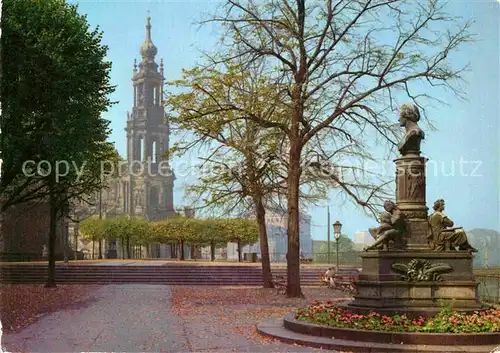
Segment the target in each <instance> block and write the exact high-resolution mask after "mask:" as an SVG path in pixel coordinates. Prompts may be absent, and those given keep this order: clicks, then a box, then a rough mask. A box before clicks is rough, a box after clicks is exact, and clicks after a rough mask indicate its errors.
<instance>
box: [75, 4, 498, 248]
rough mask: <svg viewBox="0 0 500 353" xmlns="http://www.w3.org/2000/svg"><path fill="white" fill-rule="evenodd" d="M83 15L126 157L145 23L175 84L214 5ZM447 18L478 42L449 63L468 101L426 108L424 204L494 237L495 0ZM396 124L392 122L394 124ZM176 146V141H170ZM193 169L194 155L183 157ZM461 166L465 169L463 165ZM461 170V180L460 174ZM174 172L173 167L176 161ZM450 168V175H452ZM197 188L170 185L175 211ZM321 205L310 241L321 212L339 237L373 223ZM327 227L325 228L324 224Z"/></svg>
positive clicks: (459, 7)
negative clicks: (467, 26)
mask: <svg viewBox="0 0 500 353" xmlns="http://www.w3.org/2000/svg"><path fill="white" fill-rule="evenodd" d="M70 2H71V3H78V4H79V11H80V13H82V14H86V15H87V16H88V18H87V20H88V22H89V23H90V25H91V26H92V27H95V26H97V25H98V26H99V27H100V29H101V30H102V31H103V32H104V37H103V43H104V44H106V45H107V46H108V47H109V52H108V58H109V60H111V61H112V63H113V68H112V72H111V79H112V83H113V84H114V85H116V86H117V88H116V92H115V93H114V94H113V96H112V99H113V100H115V101H118V102H119V103H118V104H116V105H114V106H113V107H112V108H111V109H110V110H109V111H108V112H107V113H105V115H104V116H105V118H107V119H109V120H110V121H111V127H112V129H113V132H112V135H111V137H110V140H111V141H113V142H115V145H116V147H117V149H118V151H119V152H120V154H121V155H122V156H125V151H126V145H125V142H126V135H125V131H124V128H125V125H126V119H127V111H130V110H131V108H132V103H133V95H132V92H133V91H132V82H131V78H132V69H133V61H134V59H137V60H138V61H140V60H139V59H140V55H139V47H140V45H141V43H142V42H143V40H144V38H145V21H146V17H147V16H148V11H149V16H151V24H152V40H153V42H154V43H155V45H156V46H157V47H158V54H157V56H156V58H157V62H158V63H159V60H160V58H163V62H164V65H165V78H166V80H167V81H170V80H175V79H178V78H180V74H181V69H182V68H189V67H191V66H193V65H196V63H197V62H199V59H200V50H212V49H213V47H214V44H215V40H216V39H217V37H216V35H215V30H213V29H211V28H210V27H206V26H205V27H202V28H200V27H199V26H198V25H197V24H196V23H197V21H198V20H201V19H202V18H203V16H204V14H206V13H207V12H212V11H213V10H215V7H216V6H217V4H218V3H217V2H216V1H209V0H206V1H146V0H142V1H131V0H128V1H118V0H115V1H106V0H100V1H86V0H82V1H70ZM448 12H449V13H450V14H451V15H454V16H462V17H464V18H469V19H473V20H474V21H475V23H474V25H473V27H472V32H474V33H475V34H476V35H477V37H476V42H475V43H473V44H472V45H469V46H468V47H464V48H463V49H462V50H461V51H460V52H459V53H456V54H455V56H453V58H454V60H459V61H460V62H470V64H471V70H470V71H469V72H468V73H467V74H466V75H465V79H466V81H467V82H466V84H465V85H464V86H463V87H464V89H465V91H466V92H467V98H468V99H467V101H465V102H463V101H459V100H457V99H455V98H454V97H452V96H450V95H443V97H440V98H442V99H443V100H445V101H447V102H448V105H447V106H443V107H436V108H434V109H430V110H429V112H430V118H431V120H432V122H433V124H434V126H435V127H436V128H437V129H436V131H431V130H426V126H425V124H424V125H422V128H423V129H424V130H425V131H426V138H425V141H423V145H422V152H423V154H424V155H425V156H427V157H428V158H430V162H429V163H430V164H429V166H428V172H429V174H428V177H427V204H428V207H429V208H432V203H433V201H434V200H436V199H438V198H443V199H445V200H446V205H447V209H446V211H445V212H446V213H447V215H449V217H450V218H451V219H453V220H454V221H455V224H456V225H460V226H463V227H464V228H465V229H472V228H489V229H495V230H497V231H500V206H499V203H500V188H499V182H500V123H499V120H500V113H499V108H500V106H499V97H500V87H499V86H500V72H499V67H500V52H499V46H500V26H499V23H500V5H499V3H498V2H497V1H494V0H487V1H485V0H483V1H481V0H469V1H463V0H454V1H450V4H449V7H448ZM394 119H395V120H396V119H397V116H395V117H394ZM172 139H173V140H174V141H175V136H174V137H173V138H172ZM187 158H188V159H190V160H192V161H193V162H195V159H196V155H195V154H192V155H190V156H188V157H187ZM461 161H465V162H461ZM460 164H462V170H463V172H462V173H459V170H460ZM174 167H175V161H174ZM453 168H455V172H454V173H453ZM195 181H196V178H195V177H193V176H188V177H186V176H178V178H177V180H176V182H175V186H174V203H175V205H176V207H179V206H182V205H183V204H186V202H187V201H186V200H184V199H183V195H184V186H185V185H186V184H189V183H193V182H195ZM334 194H335V193H332V197H331V198H330V199H329V200H328V201H325V202H323V203H322V205H320V206H317V207H314V208H310V209H308V210H307V212H308V213H309V214H310V215H311V216H312V236H313V239H318V240H320V239H326V236H327V226H328V225H327V205H328V206H329V207H330V213H331V219H330V224H332V223H333V222H334V221H336V220H339V221H340V222H341V223H342V224H343V233H345V234H347V235H349V236H351V237H352V236H353V235H354V232H356V231H363V230H367V229H368V228H369V227H372V226H374V225H376V221H375V220H374V219H372V218H370V217H367V216H366V215H364V213H363V212H362V211H361V210H359V209H357V208H356V207H354V206H352V205H351V204H350V203H344V202H339V198H338V197H335V196H334ZM330 226H331V225H330Z"/></svg>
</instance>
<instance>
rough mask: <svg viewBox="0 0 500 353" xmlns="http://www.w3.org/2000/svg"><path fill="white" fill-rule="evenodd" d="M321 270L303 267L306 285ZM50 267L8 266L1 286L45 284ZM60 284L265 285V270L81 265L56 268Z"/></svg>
mask: <svg viewBox="0 0 500 353" xmlns="http://www.w3.org/2000/svg"><path fill="white" fill-rule="evenodd" d="M272 271H273V275H278V276H284V277H285V278H286V268H284V267H277V268H273V269H272ZM320 273H322V270H321V269H319V268H302V269H301V274H300V278H301V283H302V285H304V286H318V285H320V284H321V283H320V279H319V275H320ZM46 279H47V265H6V266H2V268H1V269H0V282H1V283H25V284H29V283H32V284H36V283H45V281H46ZM56 281H57V283H61V284H63V283H65V284H84V283H89V284H90V283H94V284H96V283H100V284H119V283H144V284H170V285H227V286H234V285H242V286H253V285H256V286H258V285H261V284H262V270H261V268H260V267H257V266H200V265H163V266H99V265H92V266H79V265H57V266H56Z"/></svg>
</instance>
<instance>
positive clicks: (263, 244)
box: [254, 195, 274, 288]
mask: <svg viewBox="0 0 500 353" xmlns="http://www.w3.org/2000/svg"><path fill="white" fill-rule="evenodd" d="M254 202H255V211H256V212H255V214H256V216H257V224H258V225H259V237H260V239H259V240H260V255H261V261H262V285H263V287H264V288H274V285H273V274H272V272H271V259H270V257H269V243H268V239H267V229H266V210H265V209H264V204H263V203H262V197H261V196H260V195H258V196H256V197H255V199H254Z"/></svg>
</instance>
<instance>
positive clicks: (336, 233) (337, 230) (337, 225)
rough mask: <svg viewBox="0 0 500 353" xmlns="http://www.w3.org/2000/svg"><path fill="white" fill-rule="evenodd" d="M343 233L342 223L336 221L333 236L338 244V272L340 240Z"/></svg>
mask: <svg viewBox="0 0 500 353" xmlns="http://www.w3.org/2000/svg"><path fill="white" fill-rule="evenodd" d="M341 232H342V223H340V222H339V221H336V222H335V223H333V236H334V237H335V242H336V243H337V271H338V270H339V239H340V234H341Z"/></svg>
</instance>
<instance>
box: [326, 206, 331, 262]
mask: <svg viewBox="0 0 500 353" xmlns="http://www.w3.org/2000/svg"><path fill="white" fill-rule="evenodd" d="M327 213H328V214H327V216H328V221H327V223H326V224H330V206H327ZM327 228H328V238H327V242H326V246H327V251H328V255H327V256H328V264H331V263H332V262H331V261H330V227H327Z"/></svg>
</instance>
